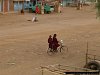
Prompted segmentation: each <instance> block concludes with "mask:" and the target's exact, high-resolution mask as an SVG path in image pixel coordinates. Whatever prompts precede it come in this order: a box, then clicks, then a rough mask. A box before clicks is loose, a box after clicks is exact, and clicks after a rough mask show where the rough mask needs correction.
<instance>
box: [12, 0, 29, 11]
mask: <svg viewBox="0 0 100 75" xmlns="http://www.w3.org/2000/svg"><path fill="white" fill-rule="evenodd" d="M29 3H30V0H13V4H14V11H20V10H21V9H24V10H25V9H27V8H28V7H29Z"/></svg>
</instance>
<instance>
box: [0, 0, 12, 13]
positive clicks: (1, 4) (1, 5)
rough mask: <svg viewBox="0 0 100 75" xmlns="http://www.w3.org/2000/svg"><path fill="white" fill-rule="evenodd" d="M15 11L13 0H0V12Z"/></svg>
mask: <svg viewBox="0 0 100 75" xmlns="http://www.w3.org/2000/svg"><path fill="white" fill-rule="evenodd" d="M9 11H13V0H0V12H3V13H6V12H9Z"/></svg>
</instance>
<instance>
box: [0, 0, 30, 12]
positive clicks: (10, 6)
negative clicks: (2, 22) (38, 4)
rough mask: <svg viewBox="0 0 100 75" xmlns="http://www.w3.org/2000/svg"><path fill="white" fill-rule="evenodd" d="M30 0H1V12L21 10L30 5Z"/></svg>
mask: <svg viewBox="0 0 100 75" xmlns="http://www.w3.org/2000/svg"><path fill="white" fill-rule="evenodd" d="M29 2H30V0H0V12H1V13H7V12H12V11H20V10H21V9H22V8H23V9H26V8H28V6H29Z"/></svg>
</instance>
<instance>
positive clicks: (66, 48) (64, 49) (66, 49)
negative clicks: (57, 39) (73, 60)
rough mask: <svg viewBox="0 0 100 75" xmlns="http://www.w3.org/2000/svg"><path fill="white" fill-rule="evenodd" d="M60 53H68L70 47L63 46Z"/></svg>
mask: <svg viewBox="0 0 100 75" xmlns="http://www.w3.org/2000/svg"><path fill="white" fill-rule="evenodd" d="M59 51H60V52H68V47H67V46H61V47H60V48H59Z"/></svg>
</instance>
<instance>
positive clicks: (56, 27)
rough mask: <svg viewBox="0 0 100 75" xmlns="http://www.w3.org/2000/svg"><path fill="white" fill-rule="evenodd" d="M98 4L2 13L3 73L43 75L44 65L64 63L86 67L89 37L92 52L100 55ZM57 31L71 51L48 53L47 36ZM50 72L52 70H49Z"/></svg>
mask: <svg viewBox="0 0 100 75" xmlns="http://www.w3.org/2000/svg"><path fill="white" fill-rule="evenodd" d="M95 13H96V12H95V10H94V8H90V7H84V8H83V9H82V10H76V9H75V8H63V12H62V13H59V14H57V13H55V14H45V15H37V17H38V19H39V22H37V23H32V22H31V21H27V20H31V19H32V16H33V15H34V14H28V13H26V14H25V15H17V14H10V15H0V75H41V72H40V70H39V69H37V68H38V67H40V66H47V65H54V64H63V65H70V66H77V67H82V66H84V64H85V52H86V49H87V41H88V43H89V53H91V54H96V55H100V53H99V52H100V51H99V49H100V22H99V21H100V20H98V19H96V14H95ZM54 33H56V34H57V35H58V36H57V37H58V39H59V40H61V39H62V40H63V41H64V44H65V45H66V46H68V49H69V51H68V52H67V51H66V47H65V51H64V52H62V53H57V54H54V55H52V56H50V55H48V54H47V53H46V50H47V48H48V43H47V38H48V36H49V35H50V34H51V35H53V34H54ZM48 75H49V74H48Z"/></svg>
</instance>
